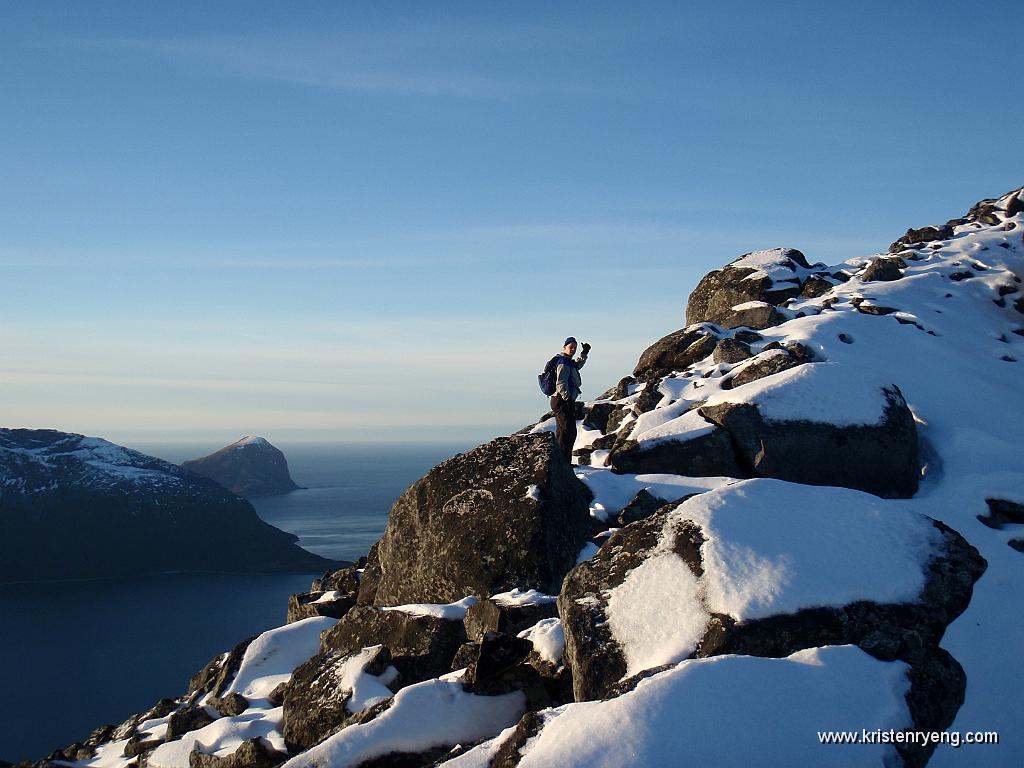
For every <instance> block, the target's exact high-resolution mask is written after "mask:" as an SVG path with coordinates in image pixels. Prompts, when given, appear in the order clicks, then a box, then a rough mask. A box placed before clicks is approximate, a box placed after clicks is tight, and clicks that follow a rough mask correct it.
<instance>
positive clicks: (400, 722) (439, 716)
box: [284, 675, 526, 768]
mask: <svg viewBox="0 0 1024 768" xmlns="http://www.w3.org/2000/svg"><path fill="white" fill-rule="evenodd" d="M525 706H526V697H525V695H524V694H523V693H522V692H520V691H516V692H514V693H507V694H504V695H501V696H476V695H474V694H471V693H466V692H465V691H464V690H463V688H462V683H460V682H459V681H458V679H457V678H456V677H455V676H454V675H449V676H447V677H445V678H440V679H437V680H427V681H426V682H423V683H417V684H416V685H410V686H408V687H406V688H403V689H402V690H401V691H399V692H398V693H397V694H396V695H395V698H394V703H393V704H392V705H391V707H390V708H389V709H387V710H386V711H385V712H383V713H381V714H380V715H378V716H377V717H376V718H374V719H373V720H371V721H370V722H368V723H363V724H360V725H351V726H349V727H348V728H345V729H343V730H341V731H339V732H338V733H336V734H334V735H333V736H331V737H330V738H328V739H327V740H326V741H323V742H321V743H320V744H318V745H317V746H315V747H313V748H312V749H310V750H308V751H306V752H303V753H302V754H300V755H297V756H296V757H293V758H292V759H291V760H289V761H288V762H286V763H285V764H284V765H285V766H286V768H347V766H356V765H359V764H360V763H362V762H364V761H367V760H370V759H372V758H375V757H380V756H381V755H386V754H388V753H390V752H424V751H426V750H428V749H432V748H435V747H442V746H446V745H454V744H460V743H472V742H475V741H480V740H482V739H487V738H490V737H492V736H495V735H496V734H498V733H499V732H500V731H502V730H504V729H505V728H508V727H510V726H512V725H514V724H515V723H516V721H518V720H519V717H520V715H522V713H523V711H524V709H525Z"/></svg>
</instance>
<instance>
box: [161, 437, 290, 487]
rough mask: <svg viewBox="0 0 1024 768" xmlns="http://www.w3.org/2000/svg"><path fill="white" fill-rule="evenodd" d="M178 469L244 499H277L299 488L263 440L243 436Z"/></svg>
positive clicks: (282, 459) (280, 455) (274, 450)
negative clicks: (206, 480)
mask: <svg viewBox="0 0 1024 768" xmlns="http://www.w3.org/2000/svg"><path fill="white" fill-rule="evenodd" d="M181 468H182V469H186V470H188V471H189V472H194V473H195V474H197V475H202V476H203V477H207V478H209V479H210V480H213V481H215V482H217V483H220V484H221V485H222V486H224V487H225V488H227V489H228V490H229V491H231V492H232V493H234V494H237V495H239V496H242V497H244V498H247V499H253V498H257V497H259V496H277V495H280V494H282V493H289V492H291V491H295V490H298V489H299V485H298V484H297V483H296V482H295V481H294V480H292V476H291V474H290V473H289V472H288V461H287V459H285V457H284V454H283V453H281V451H280V450H278V449H277V448H275V447H274V446H273V445H271V444H270V442H269V441H267V440H266V439H265V438H262V437H254V436H252V435H246V436H245V437H243V438H242V439H241V440H236V441H235V442H233V443H232V444H231V445H227V446H225V447H223V448H221V449H220V450H219V451H216V452H215V453H211V454H210V455H209V456H204V457H203V458H201V459H191V460H189V461H183V462H181Z"/></svg>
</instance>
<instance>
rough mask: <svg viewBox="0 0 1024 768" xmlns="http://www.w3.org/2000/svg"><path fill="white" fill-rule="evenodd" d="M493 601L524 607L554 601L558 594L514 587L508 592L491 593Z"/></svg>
mask: <svg viewBox="0 0 1024 768" xmlns="http://www.w3.org/2000/svg"><path fill="white" fill-rule="evenodd" d="M490 599H491V601H492V602H494V603H497V604H498V605H500V606H503V607H506V608H516V607H523V606H527V605H544V604H546V603H554V602H556V601H557V600H558V595H546V594H544V593H543V592H538V591H537V590H536V589H526V590H522V589H518V588H517V589H513V590H510V591H508V592H499V593H498V594H496V595H491V598H490Z"/></svg>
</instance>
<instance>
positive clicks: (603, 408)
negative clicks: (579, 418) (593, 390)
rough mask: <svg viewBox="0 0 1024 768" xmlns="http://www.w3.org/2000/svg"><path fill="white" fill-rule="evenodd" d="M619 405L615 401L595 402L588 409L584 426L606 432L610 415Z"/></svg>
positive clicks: (584, 418)
mask: <svg viewBox="0 0 1024 768" xmlns="http://www.w3.org/2000/svg"><path fill="white" fill-rule="evenodd" d="M617 407H618V406H616V405H615V403H594V404H593V405H592V406H590V407H589V408H587V409H586V415H585V416H584V417H583V426H584V427H586V428H587V429H597V430H600V431H601V432H604V431H605V430H606V429H607V427H608V417H609V416H610V415H611V414H612V411H614V410H615V409H616V408H617Z"/></svg>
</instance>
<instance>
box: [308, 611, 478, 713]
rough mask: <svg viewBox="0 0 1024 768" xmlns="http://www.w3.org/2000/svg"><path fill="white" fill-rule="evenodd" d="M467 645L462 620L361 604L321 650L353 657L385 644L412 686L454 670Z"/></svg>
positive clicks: (329, 635)
mask: <svg viewBox="0 0 1024 768" xmlns="http://www.w3.org/2000/svg"><path fill="white" fill-rule="evenodd" d="M464 642H466V631H465V627H464V626H463V623H462V621H461V620H454V619H442V618H438V617H436V616H420V615H415V614H411V613H405V612H404V611H388V610H383V609H380V608H374V607H372V606H363V605H361V606H356V607H355V608H353V609H352V610H351V611H349V612H348V613H347V614H345V616H344V618H342V619H341V620H340V621H339V622H338V623H337V624H335V625H334V626H333V627H331V628H330V629H329V630H327V631H326V632H325V633H324V634H323V637H322V638H321V649H322V651H323V652H324V653H328V652H332V651H333V652H335V653H336V654H338V655H341V656H350V655H352V654H354V653H358V652H359V651H360V650H361V649H363V648H367V647H369V646H371V645H379V644H381V643H383V644H384V645H385V646H387V648H388V650H389V651H390V653H391V663H392V664H393V665H394V666H395V668H396V669H398V671H399V673H400V674H401V680H402V684H403V685H409V684H410V683H416V682H419V681H421V680H427V679H429V678H431V677H437V676H438V675H443V674H445V673H446V672H448V671H449V670H451V663H452V657H454V656H455V652H456V651H457V650H458V649H459V646H460V645H462V643H464ZM289 695H291V693H290V692H289Z"/></svg>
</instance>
